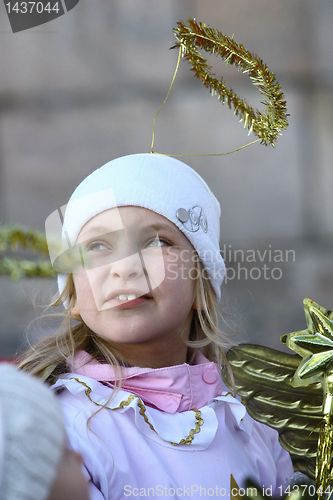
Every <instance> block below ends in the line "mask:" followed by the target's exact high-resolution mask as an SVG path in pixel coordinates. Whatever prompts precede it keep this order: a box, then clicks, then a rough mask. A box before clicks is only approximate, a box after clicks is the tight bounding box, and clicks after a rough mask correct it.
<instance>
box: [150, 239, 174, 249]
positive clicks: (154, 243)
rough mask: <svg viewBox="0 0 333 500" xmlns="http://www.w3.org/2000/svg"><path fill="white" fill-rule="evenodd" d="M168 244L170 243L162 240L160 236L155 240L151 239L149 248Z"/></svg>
mask: <svg viewBox="0 0 333 500" xmlns="http://www.w3.org/2000/svg"><path fill="white" fill-rule="evenodd" d="M166 245H170V243H168V242H167V241H165V240H160V239H159V238H155V239H154V240H152V241H150V242H149V243H148V244H147V248H153V247H163V246H166Z"/></svg>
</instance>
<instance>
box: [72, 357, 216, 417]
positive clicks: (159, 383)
mask: <svg viewBox="0 0 333 500" xmlns="http://www.w3.org/2000/svg"><path fill="white" fill-rule="evenodd" d="M195 363H196V364H194V365H188V364H187V363H184V364H182V365H176V366H169V367H166V368H156V369H154V368H138V367H133V368H132V367H131V368H127V367H121V373H122V386H121V388H122V389H123V390H125V391H128V392H132V393H134V394H137V395H138V396H140V398H141V399H142V400H143V402H144V403H147V404H148V405H150V406H153V407H156V408H159V409H160V410H163V411H165V412H168V413H176V412H182V411H188V410H191V409H194V408H195V409H199V408H202V407H203V406H205V405H206V404H207V403H208V401H209V400H210V399H212V398H215V397H217V396H220V395H221V393H222V391H223V387H222V380H221V375H220V369H219V367H218V365H217V364H215V363H213V362H210V361H208V360H207V359H206V358H205V357H204V356H203V354H201V353H199V352H198V353H197V355H196V357H195ZM71 369H72V370H73V371H74V372H75V373H77V374H78V375H84V376H87V377H90V378H93V379H95V380H98V381H99V382H103V383H105V384H106V385H110V386H112V387H114V382H115V381H116V380H117V379H118V377H117V376H116V375H115V372H114V369H113V367H112V366H111V365H108V364H103V363H99V362H98V361H96V360H94V359H92V357H91V356H90V354H88V353H87V352H85V351H79V352H77V353H76V354H75V356H74V360H73V364H72V366H71Z"/></svg>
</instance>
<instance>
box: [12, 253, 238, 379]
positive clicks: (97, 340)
mask: <svg viewBox="0 0 333 500" xmlns="http://www.w3.org/2000/svg"><path fill="white" fill-rule="evenodd" d="M75 302H76V292H75V286H74V280H73V276H72V275H71V274H69V275H68V278H67V282H66V286H65V287H64V290H63V292H62V293H61V295H60V296H59V297H58V298H57V299H56V300H55V301H54V302H52V304H51V306H59V305H61V304H64V303H66V306H67V307H66V309H65V310H64V312H63V313H62V317H63V322H62V324H61V327H60V329H59V331H58V332H57V333H56V334H53V335H51V336H47V337H45V338H43V339H42V340H40V341H39V342H37V343H36V344H35V345H34V346H32V347H31V348H30V349H29V350H28V351H27V352H26V353H24V354H23V355H22V356H21V358H20V360H19V368H21V369H22V370H25V371H27V372H30V373H31V374H32V375H35V376H37V377H40V378H42V379H43V380H46V381H47V382H49V383H50V384H53V383H55V381H56V380H57V378H58V377H59V376H60V375H61V374H62V373H65V372H67V371H68V366H67V365H68V360H70V359H73V357H74V355H75V353H76V352H78V351H80V350H84V351H87V352H88V353H89V354H90V355H91V356H92V357H93V358H94V359H97V360H99V361H100V362H103V363H109V364H111V365H112V366H113V367H114V368H115V370H117V371H119V372H120V365H121V364H123V363H125V361H126V360H124V359H122V355H121V352H120V350H119V349H117V344H116V343H114V342H112V341H110V340H106V339H104V338H103V337H100V336H99V335H97V334H96V333H95V332H93V331H92V330H91V329H90V328H89V327H88V326H87V325H86V324H85V323H84V321H83V320H82V319H81V318H79V322H78V318H77V317H76V316H75V317H74V316H73V315H72V314H71V310H72V309H73V307H74V304H75ZM196 304H197V309H195V310H194V312H193V318H192V325H191V331H190V336H189V340H184V342H185V343H186V344H187V345H188V347H189V349H188V358H187V362H188V363H191V362H193V359H194V357H195V354H196V352H197V350H199V351H200V352H202V354H204V356H205V357H206V358H207V359H209V360H210V361H213V362H215V363H217V364H218V365H219V366H221V367H222V366H223V365H224V366H225V367H226V368H227V369H228V370H229V367H228V362H227V360H226V358H225V354H224V350H225V349H226V348H229V347H231V345H232V343H231V341H230V340H228V339H227V338H226V337H225V335H224V334H223V333H222V332H221V330H220V329H219V326H218V316H219V313H218V307H217V300H216V296H215V293H214V291H213V288H212V286H211V284H210V281H209V276H208V274H207V271H206V270H205V268H204V265H203V264H202V262H201V261H200V259H197V278H196ZM74 320H76V324H75V325H74V326H73V321H74Z"/></svg>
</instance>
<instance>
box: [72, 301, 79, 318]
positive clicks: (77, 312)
mask: <svg viewBox="0 0 333 500" xmlns="http://www.w3.org/2000/svg"><path fill="white" fill-rule="evenodd" d="M71 314H72V315H73V316H80V311H79V308H78V305H77V300H76V301H75V304H74V306H73V307H72V309H71Z"/></svg>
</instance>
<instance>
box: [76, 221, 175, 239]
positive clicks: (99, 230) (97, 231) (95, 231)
mask: <svg viewBox="0 0 333 500" xmlns="http://www.w3.org/2000/svg"><path fill="white" fill-rule="evenodd" d="M139 226H140V224H139V225H138V226H135V227H139ZM142 227H144V228H148V229H149V228H150V229H154V230H155V231H157V232H158V231H161V230H166V231H169V232H170V233H172V234H175V235H176V234H177V232H178V231H177V229H178V228H177V227H175V228H173V227H172V226H170V225H169V224H162V223H159V224H148V225H147V226H144V225H143V226H142ZM125 228H126V226H125V227H124V228H123V229H125ZM119 229H120V228H118V229H115V230H113V231H112V230H111V231H110V227H106V226H93V227H90V228H89V229H86V231H83V232H82V233H81V234H80V236H79V238H80V239H81V238H82V237H83V239H84V241H86V240H88V239H90V238H93V237H95V236H103V235H106V234H109V233H113V232H115V231H119Z"/></svg>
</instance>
